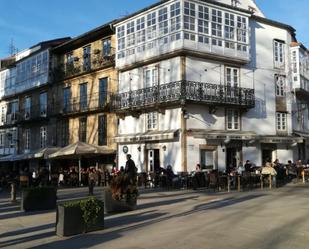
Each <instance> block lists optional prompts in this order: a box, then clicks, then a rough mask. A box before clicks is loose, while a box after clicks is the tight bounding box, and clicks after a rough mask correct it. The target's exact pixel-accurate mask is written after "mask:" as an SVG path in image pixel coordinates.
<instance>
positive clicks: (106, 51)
mask: <svg viewBox="0 0 309 249" xmlns="http://www.w3.org/2000/svg"><path fill="white" fill-rule="evenodd" d="M102 46H103V49H102V51H103V53H102V54H103V56H109V55H110V54H111V39H104V40H103V41H102Z"/></svg>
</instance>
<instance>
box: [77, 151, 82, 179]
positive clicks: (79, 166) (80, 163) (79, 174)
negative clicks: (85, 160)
mask: <svg viewBox="0 0 309 249" xmlns="http://www.w3.org/2000/svg"><path fill="white" fill-rule="evenodd" d="M81 168H82V159H81V157H80V158H79V159H78V182H79V185H80V183H81V179H82V172H81Z"/></svg>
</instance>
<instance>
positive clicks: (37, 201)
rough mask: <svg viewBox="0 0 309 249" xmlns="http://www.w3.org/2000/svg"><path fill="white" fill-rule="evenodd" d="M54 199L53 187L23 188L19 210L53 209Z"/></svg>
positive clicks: (55, 194)
mask: <svg viewBox="0 0 309 249" xmlns="http://www.w3.org/2000/svg"><path fill="white" fill-rule="evenodd" d="M56 201H57V189H56V188H55V187H34V188H24V189H23V190H22V195H21V210H22V211H25V212H28V211H41V210H50V209H55V208H56Z"/></svg>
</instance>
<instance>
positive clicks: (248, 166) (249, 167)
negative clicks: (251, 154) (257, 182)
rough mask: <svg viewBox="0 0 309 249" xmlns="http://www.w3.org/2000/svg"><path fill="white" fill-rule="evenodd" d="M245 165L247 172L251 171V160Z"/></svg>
mask: <svg viewBox="0 0 309 249" xmlns="http://www.w3.org/2000/svg"><path fill="white" fill-rule="evenodd" d="M244 167H245V171H246V172H251V167H252V163H251V162H250V160H247V161H246V163H245V165H244Z"/></svg>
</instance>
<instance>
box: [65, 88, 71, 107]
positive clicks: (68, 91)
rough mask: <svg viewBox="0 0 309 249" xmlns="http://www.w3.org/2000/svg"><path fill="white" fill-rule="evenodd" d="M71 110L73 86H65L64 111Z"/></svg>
mask: <svg viewBox="0 0 309 249" xmlns="http://www.w3.org/2000/svg"><path fill="white" fill-rule="evenodd" d="M70 110H71V88H70V87H66V88H63V111H64V112H69V111H70Z"/></svg>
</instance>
